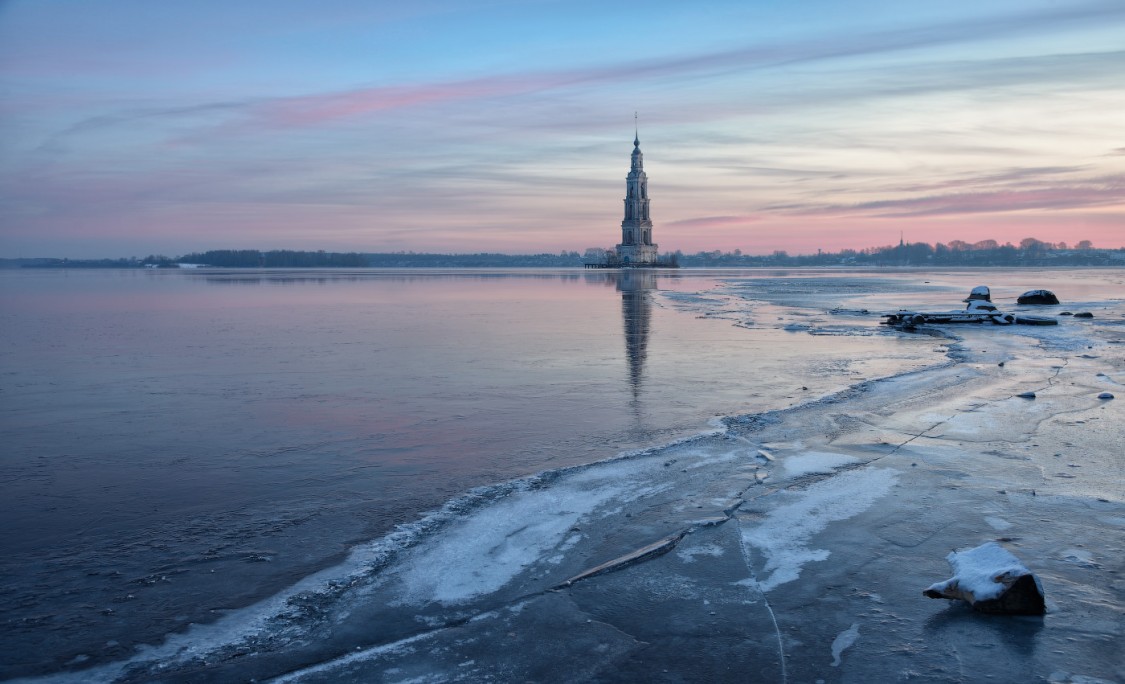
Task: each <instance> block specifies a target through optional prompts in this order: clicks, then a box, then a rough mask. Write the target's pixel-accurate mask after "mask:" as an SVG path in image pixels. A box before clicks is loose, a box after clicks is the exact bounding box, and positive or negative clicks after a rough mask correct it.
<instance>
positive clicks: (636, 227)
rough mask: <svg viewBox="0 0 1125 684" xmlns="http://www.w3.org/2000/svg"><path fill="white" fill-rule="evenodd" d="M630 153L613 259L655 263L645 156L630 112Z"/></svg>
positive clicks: (636, 262)
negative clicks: (631, 134)
mask: <svg viewBox="0 0 1125 684" xmlns="http://www.w3.org/2000/svg"><path fill="white" fill-rule="evenodd" d="M633 120H634V131H633V155H632V157H631V159H630V164H629V175H628V176H626V177H625V218H624V220H622V221H621V244H619V245H617V258H618V260H619V261H621V262H622V263H623V264H631V265H646V264H655V263H656V260H657V245H655V244H654V243H653V242H652V219H651V218H650V217H649V213H648V176H647V175H646V174H645V159H644V154H643V153H641V137H640V132H639V130H638V129H637V128H636V125H635V124H636V114H634V115H633Z"/></svg>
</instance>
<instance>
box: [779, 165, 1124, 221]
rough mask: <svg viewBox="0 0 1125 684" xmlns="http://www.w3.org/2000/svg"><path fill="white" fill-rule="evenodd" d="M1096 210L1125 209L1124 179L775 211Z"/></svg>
mask: <svg viewBox="0 0 1125 684" xmlns="http://www.w3.org/2000/svg"><path fill="white" fill-rule="evenodd" d="M1097 207H1125V175H1120V176H1108V177H1104V178H1098V179H1092V180H1091V181H1089V182H1086V183H1082V184H1072V185H1059V186H1056V187H1043V188H1035V189H1030V190H1018V189H1006V190H995V191H985V192H967V193H949V194H941V195H927V196H923V197H910V198H903V199H891V200H877V201H872V202H860V203H857V204H850V205H843V204H836V205H820V206H815V205H800V204H788V205H776V206H773V207H769V209H770V210H773V211H781V212H788V213H795V214H801V215H866V216H871V217H881V218H911V217H924V216H945V215H957V214H988V213H1003V212H1019V211H1028V210H1033V209H1039V210H1047V211H1058V210H1068V209H1083V208H1097Z"/></svg>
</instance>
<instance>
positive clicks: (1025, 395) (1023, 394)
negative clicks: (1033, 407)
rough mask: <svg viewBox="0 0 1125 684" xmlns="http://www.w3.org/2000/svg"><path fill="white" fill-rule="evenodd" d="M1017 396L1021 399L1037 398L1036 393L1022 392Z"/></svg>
mask: <svg viewBox="0 0 1125 684" xmlns="http://www.w3.org/2000/svg"><path fill="white" fill-rule="evenodd" d="M1016 396H1017V397H1019V398H1020V399H1034V398H1035V392H1020V393H1019V394H1017V395H1016Z"/></svg>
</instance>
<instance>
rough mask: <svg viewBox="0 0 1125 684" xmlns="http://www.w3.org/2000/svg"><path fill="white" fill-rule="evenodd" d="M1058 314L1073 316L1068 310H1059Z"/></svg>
mask: <svg viewBox="0 0 1125 684" xmlns="http://www.w3.org/2000/svg"><path fill="white" fill-rule="evenodd" d="M1059 315H1060V316H1073V315H1074V314H1072V313H1071V312H1069V311H1061V312H1059Z"/></svg>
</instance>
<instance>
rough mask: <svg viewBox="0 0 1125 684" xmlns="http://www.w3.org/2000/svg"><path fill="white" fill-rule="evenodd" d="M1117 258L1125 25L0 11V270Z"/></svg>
mask: <svg viewBox="0 0 1125 684" xmlns="http://www.w3.org/2000/svg"><path fill="white" fill-rule="evenodd" d="M634 113H636V117H637V118H636V121H637V122H638V124H639V135H640V140H641V148H642V150H643V151H644V155H645V157H644V158H645V170H646V171H647V173H648V176H649V194H650V197H651V198H652V203H651V212H652V217H653V223H654V228H653V238H654V241H655V242H658V243H659V244H660V249H661V251H673V250H677V249H679V250H683V251H684V252H689V253H690V252H696V251H700V250H716V249H719V250H723V251H729V250H734V249H741V250H742V251H743V252H744V253H749V254H768V253H772V252H773V251H775V250H785V251H787V252H789V253H790V254H807V253H815V252H816V251H817V250H818V249H823V250H825V251H836V250H839V249H843V248H856V249H859V248H865V247H874V246H881V245H888V244H897V242H898V240H899V237H900V235H901V236H904V237H905V239H906V241H907V242H929V243H931V244H933V243H936V242H949V241H952V240H962V241H965V242H969V243H973V242H977V241H980V240H984V239H995V240H998V241H999V242H1001V243H1004V242H1013V243H1017V244H1018V243H1019V241H1020V240H1022V239H1023V238H1026V237H1035V238H1038V239H1040V240H1044V241H1048V242H1066V243H1068V244H1071V245H1073V244H1074V243H1076V242H1078V241H1080V240H1090V241H1092V242H1093V243H1094V245H1095V246H1097V247H1123V246H1125V2H1121V0H1108V1H1104V0H1098V1H1090V2H1087V1H1084V0H1071V1H1068V2H1058V1H1057V0H1049V1H1048V0H989V1H988V2H979V0H976V1H973V2H968V1H966V0H946V1H944V2H940V3H933V2H926V3H923V2H902V1H901V0H899V1H897V2H886V1H882V0H878V1H875V0H849V2H846V3H844V2H838V1H828V0H785V1H783V0H768V1H767V0H739V1H734V2H710V1H701V2H695V3H688V2H682V0H677V1H675V2H665V1H663V0H652V1H649V2H645V3H606V2H602V1H601V0H598V1H595V2H586V1H585V0H566V1H565V2H553V1H546V0H543V1H540V0H518V1H517V0H492V1H490V0H480V1H478V2H464V1H460V0H411V1H410V2H402V1H401V0H393V1H391V0H386V1H383V0H375V1H359V0H320V1H318V2H312V1H311V0H308V1H302V2H295V1H290V0H240V1H239V2H212V1H210V0H199V1H194V2H190V3H183V2H181V3H171V2H152V1H151V0H100V1H90V0H0V257H9V258H10V257H40V256H55V257H70V258H100V257H120V256H145V255H148V254H166V255H169V256H178V255H182V254H186V253H189V252H193V251H202V250H208V249H324V250H328V251H363V252H392V251H417V252H441V253H464V252H483V251H489V252H505V253H512V254H519V253H538V252H560V251H564V250H566V251H570V250H575V251H579V252H581V251H583V250H585V249H586V248H587V247H610V246H612V245H613V244H615V243H616V242H618V241H619V240H620V223H621V219H622V215H623V198H624V196H625V175H626V174H627V173H628V170H629V154H630V152H631V151H632V147H633V136H634Z"/></svg>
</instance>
